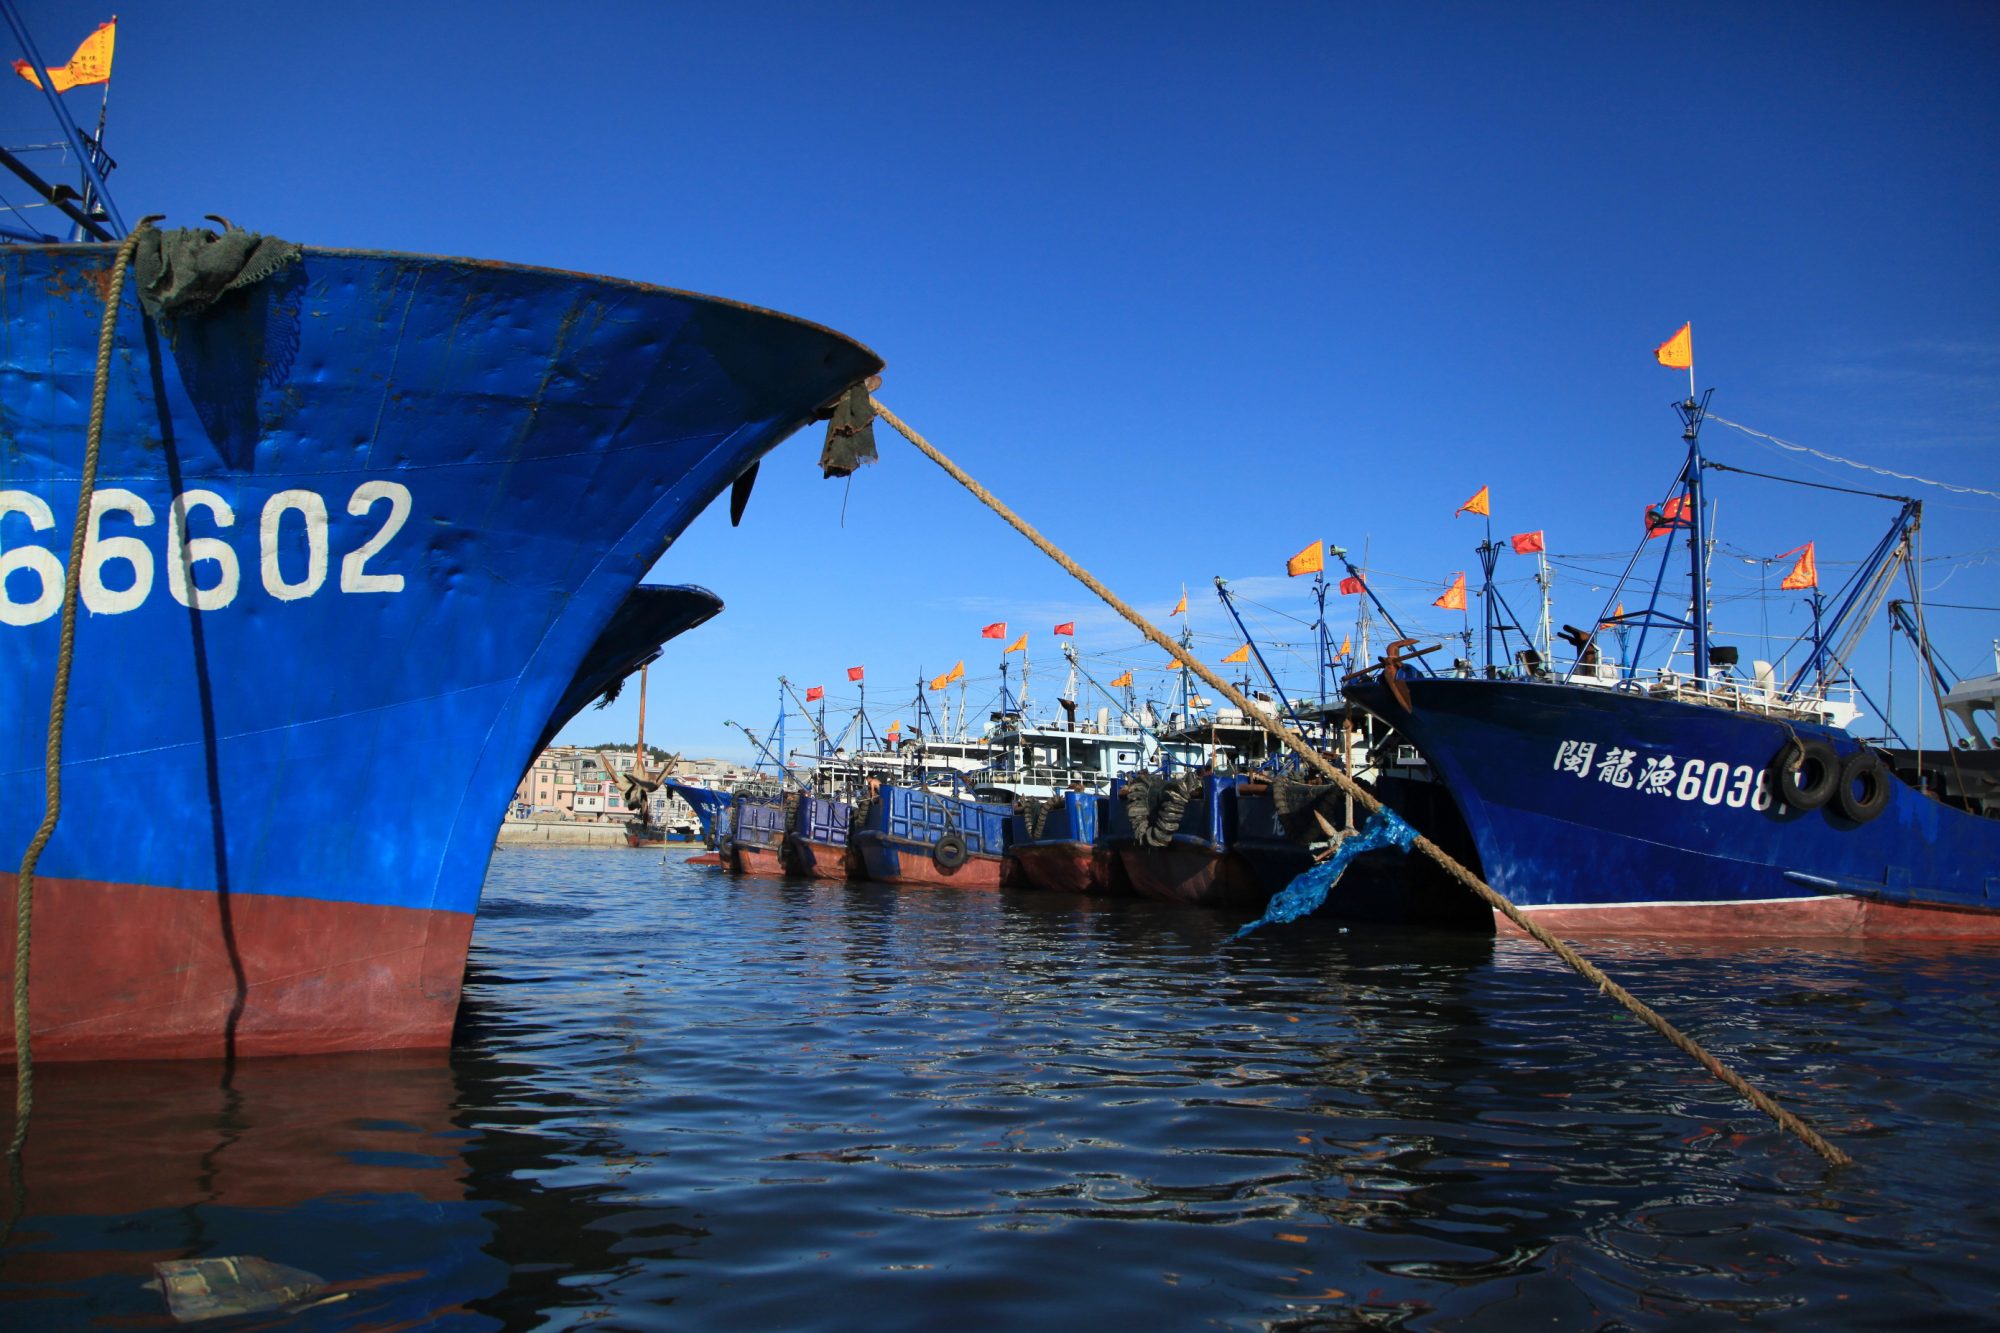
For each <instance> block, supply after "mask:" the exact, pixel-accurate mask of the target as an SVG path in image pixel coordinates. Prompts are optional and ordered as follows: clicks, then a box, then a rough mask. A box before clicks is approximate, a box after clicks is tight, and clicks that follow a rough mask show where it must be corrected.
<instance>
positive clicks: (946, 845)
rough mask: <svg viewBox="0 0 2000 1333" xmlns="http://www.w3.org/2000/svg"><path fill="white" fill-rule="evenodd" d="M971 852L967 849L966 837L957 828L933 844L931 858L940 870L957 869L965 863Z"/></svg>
mask: <svg viewBox="0 0 2000 1333" xmlns="http://www.w3.org/2000/svg"><path fill="white" fill-rule="evenodd" d="M969 855H970V853H969V852H967V851H966V849H965V838H964V836H963V835H961V834H960V833H958V832H957V831H956V830H952V831H949V832H947V833H945V835H944V836H943V837H941V838H939V839H938V840H937V841H936V842H934V843H932V844H931V859H932V860H933V861H936V862H937V864H938V869H940V870H956V869H958V868H959V867H960V866H962V865H964V864H965V860H966V857H967V856H969Z"/></svg>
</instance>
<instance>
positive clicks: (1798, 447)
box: [1708, 412, 2000, 500]
mask: <svg viewBox="0 0 2000 1333" xmlns="http://www.w3.org/2000/svg"><path fill="white" fill-rule="evenodd" d="M1708 419H1709V420H1710V421H1714V422H1718V423H1720V424H1721V425H1724V426H1728V427H1729V428H1730V429H1732V430H1740V431H1742V432H1743V433H1744V434H1745V435H1754V436H1756V437H1757V438H1758V439H1760V440H1768V441H1770V442H1771V443H1772V444H1775V445H1776V446H1778V447H1779V448H1780V449H1789V450H1791V451H1792V452H1793V453H1795V454H1811V455H1812V456H1813V457H1814V458H1819V459H1824V460H1825V461H1826V462H1829V463H1839V464H1841V465H1842V466H1844V467H1851V468H1859V469H1861V471H1863V472H1873V473H1874V474H1875V475H1876V476H1878V477H1893V478H1895V479H1896V480H1897V481H1914V482H1916V483H1917V484H1918V485H1920V486H1935V487H1937V488H1938V489H1939V490H1945V491H1952V492H1955V493H1956V494H1959V495H1984V496H1987V497H1989V498H1991V499H1994V500H2000V491H1989V490H1983V489H1981V488H1980V487H1978V486H1955V485H1953V484H1952V483H1951V482H1948V481H1933V480H1932V479H1931V478H1929V477H1917V476H1912V475H1911V474H1910V473H1907V472H1892V471H1891V470H1889V469H1888V468H1885V467H1875V466H1873V465H1871V464H1868V463H1857V462H1855V461H1854V460H1853V459H1851V458H1842V457H1840V456H1839V455H1838V454H1829V453H1827V452H1825V451H1824V450H1820V449H1813V448H1810V447H1808V446H1806V445H1803V444H1795V443H1793V442H1792V441H1791V440H1781V439H1779V438H1778V437H1777V436H1775V435H1770V434H1767V433H1765V432H1764V431H1761V430H1753V429H1751V428H1750V427H1749V426H1746V425H1743V424H1742V423H1741V422H1738V421H1731V420H1730V419H1729V418H1728V417H1719V416H1716V415H1715V414H1714V413H1713V412H1711V413H1709V414H1708ZM1711 466H1719V465H1718V464H1711ZM1753 475H1757V474H1753ZM1800 484H1801V485H1807V486H1810V485H1813V484H1814V483H1812V482H1802V483H1800ZM1828 489H1830V490H1839V489H1840V488H1839V487H1837V486H1835V487H1829V488H1828ZM1897 498H1899V499H1900V498H1901V497H1897Z"/></svg>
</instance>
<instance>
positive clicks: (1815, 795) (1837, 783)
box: [1770, 736, 1896, 824]
mask: <svg viewBox="0 0 2000 1333" xmlns="http://www.w3.org/2000/svg"><path fill="white" fill-rule="evenodd" d="M1895 781H1896V778H1895V775H1894V774H1892V773H1891V772H1890V771H1889V766H1888V765H1887V764H1885V763H1883V762H1882V757H1881V756H1880V755H1878V754H1876V753H1875V752H1874V751H1873V750H1871V749H1869V748H1867V747H1866V746H1863V747H1862V748H1861V749H1859V750H1856V751H1855V752H1854V753H1853V754H1850V755H1848V756H1847V757H1846V758H1845V759H1842V758H1841V757H1840V754H1839V752H1838V751H1836V750H1835V749H1834V748H1833V746H1831V745H1829V744H1828V743H1827V742H1825V741H1822V740H1817V739H1813V738H1810V737H1803V736H1793V737H1791V738H1790V739H1788V740H1787V741H1786V742H1785V744H1784V746H1783V747H1782V748H1780V749H1779V751H1778V755H1777V757H1776V758H1775V759H1773V760H1772V761H1771V768H1770V783H1771V789H1772V791H1774V792H1776V793H1777V796H1778V799H1779V800H1780V801H1783V802H1784V803H1785V804H1786V805H1788V806H1790V807H1791V808H1792V809H1794V810H1799V811H1807V810H1819V809H1823V808H1824V807H1825V806H1826V805H1827V804H1828V803H1829V802H1830V803H1832V804H1833V806H1834V808H1835V809H1837V810H1839V811H1840V813H1841V814H1842V815H1844V816H1846V817H1847V818H1848V819H1850V820H1852V821H1853V822H1855V823H1857V824H1866V823H1867V822H1868V821H1869V820H1871V819H1874V818H1875V817H1876V816H1877V815H1879V814H1881V813H1882V812H1883V811H1884V810H1886V809H1887V808H1888V806H1889V793H1890V791H1891V790H1892V784H1893V783H1894V782H1895Z"/></svg>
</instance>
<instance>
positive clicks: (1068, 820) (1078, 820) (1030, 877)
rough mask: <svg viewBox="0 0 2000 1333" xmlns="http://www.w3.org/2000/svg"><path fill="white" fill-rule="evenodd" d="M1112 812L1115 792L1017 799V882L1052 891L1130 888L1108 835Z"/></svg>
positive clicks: (1011, 848) (1011, 832)
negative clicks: (1111, 796)
mask: <svg viewBox="0 0 2000 1333" xmlns="http://www.w3.org/2000/svg"><path fill="white" fill-rule="evenodd" d="M1110 812H1111V798H1110V797H1109V796H1107V795H1105V794H1104V793H1102V792H1093V791H1064V792H1058V793H1056V794H1055V795H1054V796H1050V797H1046V798H1035V797H1024V798H1021V799H1019V800H1016V801H1015V803H1014V812H1013V814H1012V816H1011V817H1010V827H1009V829H1008V834H1007V837H1008V848H1007V852H1008V855H1009V856H1011V857H1012V858H1013V860H1014V866H1015V871H1016V873H1015V876H1014V879H1015V882H1016V883H1017V884H1019V885H1020V886H1021V887H1022V888H1036V889H1048V890H1050V891H1051V892H1054V893H1089V894H1109V895H1118V894H1126V893H1130V892H1131V891H1132V888H1131V879H1130V878H1129V877H1128V876H1127V875H1126V873H1125V866H1124V863H1123V862H1122V861H1121V860H1120V859H1119V857H1118V853H1117V850H1116V849H1115V848H1113V847H1112V845H1111V843H1110V841H1109V838H1108V837H1107V824H1108V821H1109V819H1110Z"/></svg>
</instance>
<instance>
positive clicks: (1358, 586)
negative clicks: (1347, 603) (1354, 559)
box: [1340, 574, 1368, 597]
mask: <svg viewBox="0 0 2000 1333" xmlns="http://www.w3.org/2000/svg"><path fill="white" fill-rule="evenodd" d="M1367 586H1368V585H1367V584H1365V583H1363V582H1362V581H1361V576H1360V575H1359V574H1349V575H1348V576H1347V577H1346V578H1344V579H1342V580H1341V581H1340V592H1341V595H1342V596H1343V597H1352V596H1353V595H1354V594H1355V593H1357V592H1363V591H1366V589H1367Z"/></svg>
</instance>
